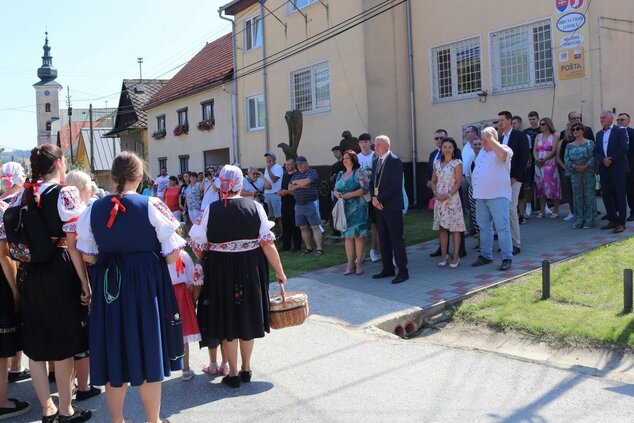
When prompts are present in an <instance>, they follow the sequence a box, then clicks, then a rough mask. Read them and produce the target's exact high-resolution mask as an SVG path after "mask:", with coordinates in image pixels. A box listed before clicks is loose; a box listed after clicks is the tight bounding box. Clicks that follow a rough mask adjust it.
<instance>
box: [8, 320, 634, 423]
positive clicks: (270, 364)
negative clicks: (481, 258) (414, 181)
mask: <svg viewBox="0 0 634 423" xmlns="http://www.w3.org/2000/svg"><path fill="white" fill-rule="evenodd" d="M192 353H193V354H192V355H193V357H192V368H193V369H195V370H196V372H197V376H196V377H195V378H194V379H193V380H192V381H190V382H183V381H181V380H180V373H178V374H175V375H172V377H171V378H170V379H169V380H167V381H166V382H165V383H164V384H163V404H162V416H163V417H164V418H169V419H170V421H171V422H172V423H177V422H212V421H227V422H242V421H244V422H253V421H258V422H260V421H264V422H269V421H270V422H357V421H358V422H386V421H398V422H401V421H402V422H408V421H411V422H462V421H465V422H466V421H469V422H610V423H616V422H632V421H634V401H633V398H632V397H634V385H626V384H619V383H614V382H610V381H607V380H603V379H599V378H595V377H590V376H585V375H582V374H579V373H575V372H570V371H565V370H559V369H555V368H551V367H548V366H543V365H538V364H533V363H527V362H523V361H518V360H514V359H509V358H506V357H503V356H500V355H497V354H493V353H483V352H477V351H466V350H462V349H453V348H447V347H441V346H434V345H427V344H421V343H416V342H411V341H406V340H401V339H395V338H393V337H391V336H390V335H386V334H384V333H382V332H380V331H378V330H376V329H375V330H374V331H370V330H360V329H356V328H352V327H345V326H342V325H340V324H337V323H332V322H329V321H326V320H322V319H321V318H320V317H319V316H315V315H314V316H311V318H310V319H309V320H308V321H307V322H306V323H305V324H304V325H302V326H299V327H296V328H288V329H283V330H280V331H273V332H272V333H271V334H270V335H269V336H267V337H266V338H265V339H263V340H259V341H257V342H256V346H255V352H254V358H253V363H252V364H253V381H252V382H251V383H250V384H243V386H242V387H241V388H240V389H230V388H227V387H225V386H223V385H221V384H220V378H215V379H212V378H210V377H209V376H207V375H205V374H202V373H201V372H200V369H201V368H202V365H203V364H204V361H205V359H206V357H207V352H206V351H205V350H201V351H199V350H197V349H196V348H193V349H192ZM51 387H52V389H53V388H54V385H51ZM9 396H10V397H12V396H16V397H18V398H21V399H24V400H28V401H30V402H31V403H32V404H33V406H34V408H33V410H32V411H31V412H30V413H29V414H27V415H26V416H24V417H23V418H19V419H14V421H15V422H16V423H17V422H35V421H39V419H40V414H39V407H37V401H36V398H35V393H34V391H33V389H32V386H31V383H30V381H24V382H20V383H18V384H12V385H10V387H9ZM83 405H84V406H86V407H88V408H91V409H93V410H94V417H93V419H92V420H91V421H95V422H107V421H108V414H107V408H106V404H105V397H104V396H103V395H100V396H99V397H96V398H93V399H91V400H88V401H86V402H84V403H83ZM125 415H126V418H127V419H129V420H130V421H132V422H143V421H144V413H143V408H142V405H141V402H140V399H139V396H138V393H137V391H136V389H130V391H129V393H128V397H127V400H126V404H125Z"/></svg>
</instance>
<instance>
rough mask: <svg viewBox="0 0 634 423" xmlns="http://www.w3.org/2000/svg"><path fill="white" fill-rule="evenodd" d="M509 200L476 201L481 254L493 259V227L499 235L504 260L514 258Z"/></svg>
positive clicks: (502, 198) (501, 198)
mask: <svg viewBox="0 0 634 423" xmlns="http://www.w3.org/2000/svg"><path fill="white" fill-rule="evenodd" d="M510 204H511V201H510V200H509V199H508V198H504V197H500V198H492V199H487V200H483V199H480V198H478V199H476V217H477V219H478V226H479V227H480V254H481V255H482V257H484V258H486V259H489V260H492V259H493V225H495V229H496V230H497V233H498V242H499V243H500V249H501V256H502V260H505V259H512V258H513V241H512V239H511V225H510V220H509V205H510Z"/></svg>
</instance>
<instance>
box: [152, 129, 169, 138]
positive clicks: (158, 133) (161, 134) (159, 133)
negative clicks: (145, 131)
mask: <svg viewBox="0 0 634 423" xmlns="http://www.w3.org/2000/svg"><path fill="white" fill-rule="evenodd" d="M165 135H167V132H166V131H165V130H162V131H156V132H154V133H153V134H152V138H154V139H155V140H161V139H163V138H165Z"/></svg>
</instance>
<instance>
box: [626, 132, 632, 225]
mask: <svg viewBox="0 0 634 423" xmlns="http://www.w3.org/2000/svg"><path fill="white" fill-rule="evenodd" d="M633 142H634V141H633ZM626 189H627V205H628V207H629V208H630V215H632V214H633V212H634V170H632V169H630V172H629V173H628V174H627V183H626Z"/></svg>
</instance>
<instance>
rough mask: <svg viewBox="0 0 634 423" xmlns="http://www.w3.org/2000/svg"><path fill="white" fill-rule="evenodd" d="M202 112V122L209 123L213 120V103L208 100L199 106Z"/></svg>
mask: <svg viewBox="0 0 634 423" xmlns="http://www.w3.org/2000/svg"><path fill="white" fill-rule="evenodd" d="M200 105H201V107H202V112H203V120H204V121H207V122H211V121H213V120H214V101H213V100H209V101H206V102H204V103H201V104H200Z"/></svg>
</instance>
